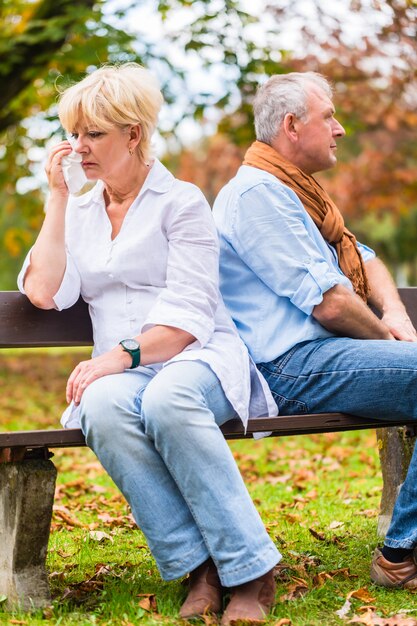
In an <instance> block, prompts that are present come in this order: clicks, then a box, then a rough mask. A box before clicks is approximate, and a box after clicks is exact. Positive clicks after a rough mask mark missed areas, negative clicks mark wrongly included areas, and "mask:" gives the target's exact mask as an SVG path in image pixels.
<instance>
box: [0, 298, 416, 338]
mask: <svg viewBox="0 0 417 626" xmlns="http://www.w3.org/2000/svg"><path fill="white" fill-rule="evenodd" d="M399 291H400V294H401V298H402V299H403V302H404V303H405V305H406V307H407V311H408V314H409V315H410V318H411V321H412V322H413V324H414V325H415V326H416V327H417V287H404V288H402V289H400V290H399ZM92 343H93V336H92V328H91V321H90V316H89V314H88V307H87V305H86V304H85V302H83V300H81V299H80V300H79V301H78V302H77V304H75V305H74V306H73V307H71V308H70V309H65V310H64V311H43V310H41V309H37V308H36V307H34V306H33V305H32V304H31V303H30V302H29V300H28V299H27V298H26V296H24V295H22V294H21V293H19V292H18V291H0V348H19V347H21V348H25V347H26V348H33V347H53V346H57V347H58V346H88V345H92Z"/></svg>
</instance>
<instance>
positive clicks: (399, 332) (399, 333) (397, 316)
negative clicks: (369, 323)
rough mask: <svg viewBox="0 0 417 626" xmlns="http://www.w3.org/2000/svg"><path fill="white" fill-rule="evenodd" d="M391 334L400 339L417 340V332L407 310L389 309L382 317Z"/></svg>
mask: <svg viewBox="0 0 417 626" xmlns="http://www.w3.org/2000/svg"><path fill="white" fill-rule="evenodd" d="M382 321H383V322H384V324H385V325H386V326H387V327H388V328H389V330H390V332H391V334H392V335H393V337H395V339H398V340H399V341H417V332H416V329H415V328H414V326H413V324H412V322H411V320H410V318H409V317H408V315H407V314H406V312H405V310H402V311H389V312H387V313H385V314H384V315H383V317H382Z"/></svg>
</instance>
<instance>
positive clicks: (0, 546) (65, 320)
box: [0, 288, 417, 609]
mask: <svg viewBox="0 0 417 626" xmlns="http://www.w3.org/2000/svg"><path fill="white" fill-rule="evenodd" d="M400 291H401V296H402V298H403V301H404V302H405V304H406V306H407V310H408V312H409V314H410V317H411V319H412V320H413V322H414V324H415V325H417V288H405V289H401V290H400ZM88 345H92V329H91V322H90V318H89V315H88V310H87V306H86V305H85V303H84V302H83V301H81V300H80V301H79V302H78V303H77V304H76V305H75V306H73V307H72V308H71V309H67V310H65V311H62V312H57V311H42V310H40V309H37V308H35V307H33V306H32V305H31V304H30V302H29V301H28V300H27V298H26V297H25V296H23V295H21V294H20V293H19V292H14V291H10V292H0V348H34V347H59V346H61V347H62V346H64V347H65V346H68V347H69V346H88ZM59 417H60V416H58V415H57V424H58V423H59V422H58V420H59ZM399 425H402V426H408V427H411V429H410V428H409V429H408V430H407V429H404V428H403V429H402V430H401V432H400V434H398V431H399V429H398V428H387V427H394V426H396V427H398V426H399ZM367 428H368V429H369V428H377V429H380V430H379V433H380V435H379V436H380V439H381V441H382V445H381V462H382V471H383V478H384V492H383V497H382V504H381V509H382V514H383V515H382V517H383V518H384V519H385V522H384V524H383V525H384V526H386V525H387V523H388V521H389V518H390V514H391V510H392V505H393V502H394V500H395V496H396V490H397V488H398V483H400V482H402V480H403V478H404V476H405V472H406V468H407V464H408V461H409V457H410V453H411V447H412V444H413V443H414V430H413V420H412V419H410V420H404V421H402V422H400V423H399V422H398V421H395V420H391V421H389V420H388V421H387V420H386V421H384V422H381V421H378V420H377V419H371V418H361V417H355V416H353V415H347V414H343V413H323V414H311V415H310V414H305V415H295V416H291V417H287V416H278V417H274V418H254V419H250V420H249V425H248V428H247V432H246V434H245V433H244V432H243V429H242V425H241V423H240V421H239V420H233V421H230V422H228V423H227V424H225V425H224V426H223V427H222V431H223V434H224V436H225V437H226V439H240V438H244V437H252V436H253V434H255V433H258V432H265V431H268V432H269V431H270V432H271V435H270V436H273V437H277V436H283V435H301V434H313V433H325V432H337V431H347V430H358V429H367ZM382 429H383V430H382ZM407 438H408V440H409V442H410V443H409V444H406V445H405V446H404V441H406V440H407ZM84 445H85V440H84V436H83V434H82V432H81V430H79V429H69V430H65V429H55V430H36V431H20V432H2V433H0V458H1V460H2V461H3V462H2V463H1V464H0V596H2V595H3V594H4V595H6V596H7V601H6V603H5V605H6V608H10V609H12V608H15V607H16V606H20V607H22V608H24V609H29V608H32V607H39V606H43V605H45V604H46V603H47V602H49V601H50V596H49V586H48V578H47V573H46V569H45V559H46V550H47V544H48V538H49V529H50V522H51V517H52V507H53V499H54V489H55V479H56V469H55V466H54V465H53V463H52V462H51V460H50V456H52V455H51V453H50V449H51V448H65V447H73V446H84Z"/></svg>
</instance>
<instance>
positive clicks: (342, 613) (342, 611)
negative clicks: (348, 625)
mask: <svg viewBox="0 0 417 626" xmlns="http://www.w3.org/2000/svg"><path fill="white" fill-rule="evenodd" d="M351 606H352V603H351V602H350V600H346V602H345V603H344V605H343V606H342V608H341V609H339V610H338V611H335V613H336V615H338V616H339V617H340V619H344V618H345V617H346V616H347V614H348V613H349V611H350V607H351Z"/></svg>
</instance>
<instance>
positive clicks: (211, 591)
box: [180, 559, 223, 619]
mask: <svg viewBox="0 0 417 626" xmlns="http://www.w3.org/2000/svg"><path fill="white" fill-rule="evenodd" d="M188 581H189V582H188V596H187V597H186V599H185V602H184V604H183V605H182V607H181V608H180V617H182V618H183V619H190V618H192V617H201V616H202V615H207V613H219V612H220V611H221V609H222V590H223V589H222V585H221V582H220V579H219V575H218V573H217V569H216V566H215V565H214V563H213V561H212V560H211V559H208V560H207V561H205V562H204V563H202V564H201V565H199V566H198V567H197V568H196V569H195V570H194V571H192V572H191V573H190V576H189V579H188Z"/></svg>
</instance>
